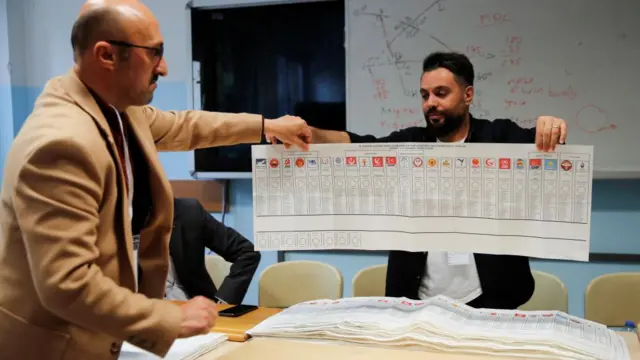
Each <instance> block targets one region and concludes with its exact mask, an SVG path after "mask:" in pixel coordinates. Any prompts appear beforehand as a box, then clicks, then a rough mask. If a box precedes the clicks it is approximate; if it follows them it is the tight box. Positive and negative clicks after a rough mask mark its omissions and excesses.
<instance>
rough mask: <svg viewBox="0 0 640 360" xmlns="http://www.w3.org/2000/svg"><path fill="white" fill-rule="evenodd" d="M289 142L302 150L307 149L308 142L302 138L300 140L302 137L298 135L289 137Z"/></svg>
mask: <svg viewBox="0 0 640 360" xmlns="http://www.w3.org/2000/svg"><path fill="white" fill-rule="evenodd" d="M291 144H292V145H295V146H297V147H299V148H300V149H301V150H304V151H307V150H309V144H307V143H306V142H304V140H302V138H300V137H298V136H294V137H292V138H291Z"/></svg>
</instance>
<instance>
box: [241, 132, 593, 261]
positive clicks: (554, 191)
mask: <svg viewBox="0 0 640 360" xmlns="http://www.w3.org/2000/svg"><path fill="white" fill-rule="evenodd" d="M252 157H253V204H254V206H253V209H254V231H255V239H256V242H255V246H256V249H258V250H322V249H355V250H406V251H449V252H473V253H492V254H511V255H523V256H532V257H542V258H556V259H571V260H583V261H586V260H588V258H589V240H590V222H591V192H592V186H591V185H592V178H593V147H592V146H574V145H561V146H558V147H557V149H556V151H555V152H548V153H542V152H538V151H537V150H536V147H535V145H532V144H531V145H530V144H445V143H435V144H432V143H405V144H314V145H311V147H310V149H309V151H307V152H296V151H294V150H285V149H284V147H283V146H281V145H254V146H252Z"/></svg>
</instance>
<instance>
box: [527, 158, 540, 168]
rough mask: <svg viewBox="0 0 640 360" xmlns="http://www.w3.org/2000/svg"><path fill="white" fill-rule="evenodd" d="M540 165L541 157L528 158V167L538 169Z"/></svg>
mask: <svg viewBox="0 0 640 360" xmlns="http://www.w3.org/2000/svg"><path fill="white" fill-rule="evenodd" d="M541 166H542V159H529V169H532V170H538V169H540V167H541Z"/></svg>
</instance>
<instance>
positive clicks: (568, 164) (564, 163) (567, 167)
mask: <svg viewBox="0 0 640 360" xmlns="http://www.w3.org/2000/svg"><path fill="white" fill-rule="evenodd" d="M560 167H561V168H562V170H564V171H569V170H571V168H572V167H573V164H572V163H571V160H562V162H561V163H560Z"/></svg>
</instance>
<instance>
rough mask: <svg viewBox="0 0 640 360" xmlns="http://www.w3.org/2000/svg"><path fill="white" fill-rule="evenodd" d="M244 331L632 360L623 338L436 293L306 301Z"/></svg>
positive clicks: (513, 354) (550, 316)
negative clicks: (420, 296)
mask: <svg viewBox="0 0 640 360" xmlns="http://www.w3.org/2000/svg"><path fill="white" fill-rule="evenodd" d="M248 333H249V334H250V335H251V336H252V337H254V338H255V337H279V338H288V339H292V338H293V339H306V340H313V341H326V342H347V343H359V344H365V345H371V346H384V347H390V348H403V349H414V350H423V351H437V352H442V353H445V352H446V353H458V354H484V355H491V356H492V357H493V356H504V357H508V358H511V359H513V358H525V359H534V358H537V359H557V360H583V359H584V360H587V359H602V360H605V359H607V360H629V359H630V358H631V357H630V354H629V349H628V347H627V345H626V343H625V341H624V339H623V338H622V337H621V336H620V335H618V334H616V333H615V332H614V331H612V330H610V329H608V328H607V327H606V326H605V325H602V324H598V323H595V322H592V321H588V320H584V319H581V318H578V317H575V316H571V315H568V314H566V313H564V312H560V311H520V310H493V309H474V308H472V307H470V306H468V305H466V304H464V303H461V302H458V301H455V300H452V299H451V298H448V297H445V296H443V295H438V296H435V297H432V298H430V299H428V300H410V299H407V298H390V297H356V298H344V299H338V300H313V301H307V302H303V303H300V304H297V305H294V306H292V307H289V308H287V309H285V310H284V311H282V312H281V313H279V314H276V315H274V316H272V317H270V318H268V319H266V320H265V321H263V322H262V323H260V324H258V325H257V326H255V327H254V328H252V329H250V330H249V331H248Z"/></svg>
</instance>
